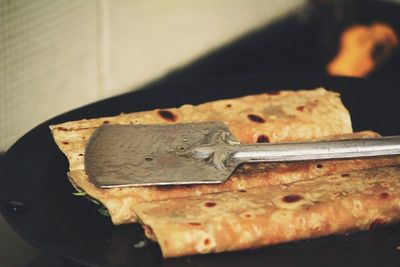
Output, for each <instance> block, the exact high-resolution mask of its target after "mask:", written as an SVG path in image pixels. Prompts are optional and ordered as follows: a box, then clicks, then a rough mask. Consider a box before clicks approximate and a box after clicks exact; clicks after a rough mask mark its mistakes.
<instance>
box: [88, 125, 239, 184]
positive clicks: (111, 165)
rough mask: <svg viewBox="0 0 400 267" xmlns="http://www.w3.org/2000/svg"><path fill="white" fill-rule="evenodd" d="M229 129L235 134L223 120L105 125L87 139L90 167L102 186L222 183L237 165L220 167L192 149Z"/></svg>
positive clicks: (228, 132) (90, 173)
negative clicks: (194, 155)
mask: <svg viewBox="0 0 400 267" xmlns="http://www.w3.org/2000/svg"><path fill="white" fill-rule="evenodd" d="M224 133H226V134H228V135H230V131H229V129H228V128H227V127H226V126H225V124H223V123H222V122H204V123H185V124H169V125H165V124H163V125H160V124H156V125H103V126H101V127H99V128H98V129H96V131H95V132H94V133H93V135H92V136H91V138H90V140H89V142H88V145H87V147H86V151H85V169H86V172H87V174H88V176H89V179H90V180H91V181H92V182H93V183H94V184H95V185H97V186H99V187H103V188H109V187H124V186H147V185H182V184H200V183H201V184H206V183H220V182H222V181H224V180H226V179H228V178H229V176H230V175H231V173H232V172H233V170H234V168H235V166H227V167H226V168H217V167H216V166H215V165H214V164H212V162H210V161H208V160H207V159H195V158H194V157H193V156H192V153H191V150H192V148H193V147H196V146H199V145H206V144H211V143H212V142H213V139H214V137H215V136H217V135H218V134H224ZM232 139H233V137H232Z"/></svg>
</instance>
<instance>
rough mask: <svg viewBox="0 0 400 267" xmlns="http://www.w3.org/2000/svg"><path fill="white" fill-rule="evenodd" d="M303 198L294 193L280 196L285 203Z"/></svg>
mask: <svg viewBox="0 0 400 267" xmlns="http://www.w3.org/2000/svg"><path fill="white" fill-rule="evenodd" d="M301 199H303V197H302V196H300V195H296V194H292V195H286V196H284V197H283V198H282V200H283V201H284V202H286V203H294V202H297V201H299V200H301Z"/></svg>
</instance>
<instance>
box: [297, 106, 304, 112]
mask: <svg viewBox="0 0 400 267" xmlns="http://www.w3.org/2000/svg"><path fill="white" fill-rule="evenodd" d="M296 109H297V110H298V111H301V112H303V111H304V106H298V107H297V108H296Z"/></svg>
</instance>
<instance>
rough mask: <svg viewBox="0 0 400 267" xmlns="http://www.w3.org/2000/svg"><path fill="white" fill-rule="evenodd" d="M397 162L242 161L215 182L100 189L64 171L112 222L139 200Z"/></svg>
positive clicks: (132, 215) (131, 218) (130, 216)
mask: <svg viewBox="0 0 400 267" xmlns="http://www.w3.org/2000/svg"><path fill="white" fill-rule="evenodd" d="M376 136H377V134H376V133H373V132H369V131H366V132H360V133H353V134H347V135H340V136H332V137H330V138H324V140H329V139H348V138H371V137H376ZM398 164H400V157H379V158H365V159H350V160H325V161H308V162H294V163H258V164H244V165H242V166H240V167H238V169H237V170H236V171H235V172H234V173H233V174H232V176H231V177H230V178H229V179H228V180H227V181H226V182H224V183H222V184H218V185H193V186H188V185H186V186H149V187H127V188H122V189H121V188H110V189H101V188H98V187H96V186H95V185H94V184H92V183H91V182H90V181H89V179H88V177H87V175H86V173H85V172H84V171H83V170H75V171H71V172H69V173H68V177H69V179H70V181H71V183H72V184H74V185H75V187H76V188H77V189H78V190H79V191H84V192H86V193H87V194H88V195H90V196H91V197H92V198H95V199H97V200H98V201H100V202H101V203H102V204H103V205H104V206H105V207H106V208H107V209H108V211H109V213H110V215H111V219H112V221H113V223H114V224H125V223H132V222H135V221H136V219H137V218H136V207H137V205H138V204H139V203H141V202H149V201H155V200H164V199H172V198H184V197H191V196H199V195H203V194H210V193H218V192H226V191H237V190H245V189H249V188H255V187H262V186H268V185H278V184H287V183H292V182H296V181H301V180H308V179H313V178H315V177H318V176H323V175H330V174H334V173H344V172H350V171H354V170H361V169H368V168H374V167H380V166H391V165H398Z"/></svg>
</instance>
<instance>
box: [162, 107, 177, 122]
mask: <svg viewBox="0 0 400 267" xmlns="http://www.w3.org/2000/svg"><path fill="white" fill-rule="evenodd" d="M158 115H160V117H161V118H163V119H164V120H167V121H176V119H177V116H176V115H175V114H174V113H172V112H171V111H169V110H165V109H160V110H158Z"/></svg>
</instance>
